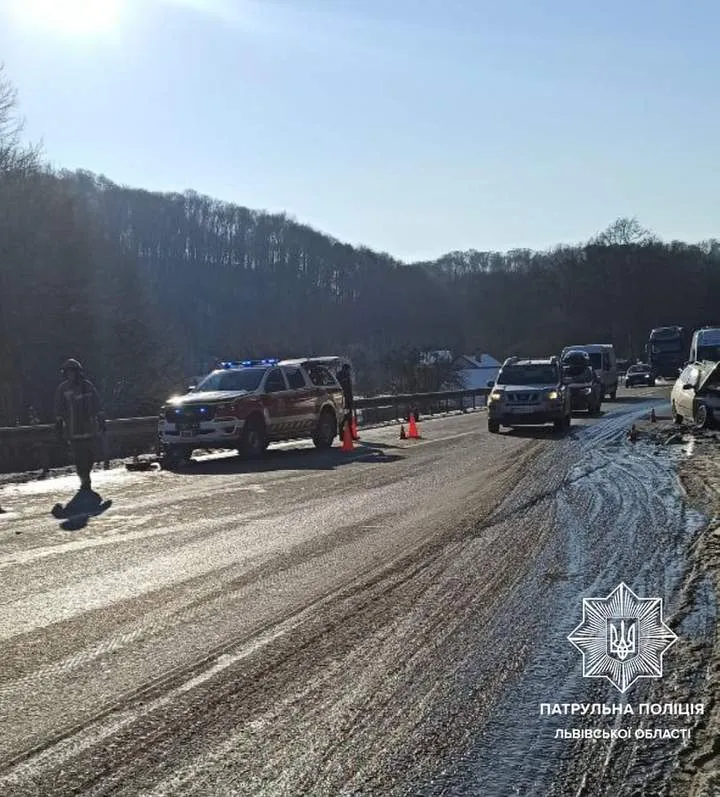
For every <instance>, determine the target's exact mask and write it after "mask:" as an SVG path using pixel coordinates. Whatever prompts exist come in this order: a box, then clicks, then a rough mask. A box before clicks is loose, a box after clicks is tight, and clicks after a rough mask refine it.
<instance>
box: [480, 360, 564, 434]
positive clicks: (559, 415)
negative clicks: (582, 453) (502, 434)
mask: <svg viewBox="0 0 720 797" xmlns="http://www.w3.org/2000/svg"><path fill="white" fill-rule="evenodd" d="M488 385H489V386H490V387H491V388H492V390H491V391H490V395H489V396H488V404H487V408H488V431H490V432H493V433H495V432H499V431H500V427H501V426H510V427H513V426H527V425H537V424H545V423H552V424H553V426H554V427H555V430H556V431H558V432H560V431H564V430H565V429H568V428H569V427H570V422H571V420H570V419H571V415H570V392H569V390H568V388H567V385H565V384H563V378H562V369H561V367H560V361H559V359H558V358H557V357H549V358H548V359H542V360H521V359H520V358H518V357H509V358H508V359H507V360H505V362H504V363H503V364H502V368H501V369H500V373H499V374H498V377H497V381H496V382H489V383H488Z"/></svg>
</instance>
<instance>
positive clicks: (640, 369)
mask: <svg viewBox="0 0 720 797" xmlns="http://www.w3.org/2000/svg"><path fill="white" fill-rule="evenodd" d="M635 385H648V386H649V387H655V374H654V373H653V372H652V370H651V368H650V366H649V365H645V363H638V364H637V365H631V366H630V367H629V368H628V369H627V373H626V374H625V387H635Z"/></svg>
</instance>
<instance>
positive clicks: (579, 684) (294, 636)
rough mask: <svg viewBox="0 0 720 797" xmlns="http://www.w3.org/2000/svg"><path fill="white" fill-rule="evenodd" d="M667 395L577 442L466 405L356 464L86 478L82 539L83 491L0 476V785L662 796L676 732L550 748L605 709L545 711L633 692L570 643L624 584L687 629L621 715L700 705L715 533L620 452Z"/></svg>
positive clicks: (287, 450)
mask: <svg viewBox="0 0 720 797" xmlns="http://www.w3.org/2000/svg"><path fill="white" fill-rule="evenodd" d="M667 395H668V390H667V388H655V389H637V390H633V391H629V392H623V393H622V394H621V395H620V396H619V399H618V401H617V402H615V403H608V404H606V405H605V410H606V412H605V413H604V414H603V416H602V417H600V418H598V419H592V420H591V419H583V418H579V417H578V418H577V419H576V420H575V421H574V425H573V428H572V429H571V432H570V433H569V434H568V435H566V436H564V437H563V436H558V435H556V434H554V433H553V432H552V431H550V430H548V431H543V430H530V429H526V430H520V431H515V432H504V433H502V434H500V435H490V434H488V432H487V430H486V419H485V415H484V414H483V413H469V414H467V415H457V416H450V417H445V418H438V419H433V420H427V421H425V422H423V423H422V424H421V427H420V428H421V433H422V435H423V439H422V440H420V441H410V440H404V441H401V440H399V439H398V429H397V427H387V428H379V429H374V430H366V431H364V432H363V434H362V437H363V440H362V444H361V445H360V446H359V447H358V449H357V450H356V451H355V452H353V453H351V454H347V453H345V454H343V453H342V452H340V451H338V450H333V451H331V452H327V453H320V452H316V451H314V450H311V449H310V448H308V447H306V446H300V447H297V446H284V447H280V448H278V449H277V450H274V451H271V452H269V454H268V457H267V458H266V459H265V460H264V461H263V462H261V463H259V464H252V465H251V464H248V463H243V462H241V461H239V460H238V459H236V458H214V459H208V460H205V461H202V462H199V463H196V464H195V465H194V466H192V467H191V468H190V469H188V470H187V471H185V472H181V473H169V472H164V471H153V472H147V473H129V472H127V471H124V470H122V471H121V470H117V471H115V470H113V471H108V472H99V473H98V474H97V475H96V483H95V486H96V489H98V490H99V492H101V493H102V494H103V497H107V498H112V499H113V501H114V503H113V507H112V508H111V509H110V510H109V511H108V512H106V513H105V514H104V515H102V516H100V517H97V518H93V519H91V521H90V522H89V524H88V525H87V527H85V528H83V529H80V530H77V531H63V530H61V529H60V528H59V527H58V524H57V522H56V521H55V520H53V518H51V517H50V516H49V514H48V513H49V509H50V507H51V506H52V505H53V504H54V503H55V502H56V501H65V500H67V499H68V497H69V496H70V495H71V494H72V492H73V490H74V487H75V480H74V478H72V477H61V478H56V479H52V480H49V481H46V482H32V483H27V484H23V485H15V486H5V487H3V488H2V490H0V499H1V500H0V503H1V504H2V506H3V507H4V508H5V509H8V510H10V511H9V512H8V514H6V515H3V516H2V519H1V520H0V697H1V705H0V794H3V795H70V794H89V795H101V794H103V795H105V794H122V795H135V794H143V795H171V794H172V795H177V794H189V795H230V794H234V795H288V796H289V795H293V796H295V795H304V794H308V795H340V794H343V795H344V794H367V795H369V794H373V795H376V794H377V795H396V794H397V795H405V794H407V795H410V794H417V795H440V794H468V795H483V796H484V795H490V796H491V797H494V795H516V794H517V795H520V794H522V795H526V794H527V795H558V797H560V796H561V795H562V796H563V797H564V796H565V795H576V794H577V795H593V796H595V795H614V796H615V795H625V794H627V795H635V794H641V793H646V794H653V795H668V797H670V795H673V797H674V795H676V794H679V793H680V792H678V791H672V787H671V786H670V785H669V784H670V780H669V773H671V771H672V770H673V767H674V766H675V765H676V764H677V763H678V761H681V759H682V749H681V748H682V745H681V744H680V743H679V742H677V741H673V742H666V741H663V742H660V741H653V742H650V741H646V742H627V743H623V744H618V743H617V742H616V741H597V742H588V741H582V742H580V741H568V740H557V739H555V738H554V737H555V730H556V729H557V728H561V727H581V726H587V727H591V725H590V722H591V718H590V717H587V718H583V720H582V723H580V722H579V721H575V718H573V722H570V718H569V717H563V718H557V717H551V718H549V717H541V716H540V715H539V704H540V703H543V702H551V703H555V702H558V703H562V702H574V701H580V702H584V701H587V702H598V701H599V702H603V701H608V702H611V703H612V702H618V698H619V697H620V696H619V693H617V692H616V691H615V690H614V688H613V687H612V686H611V685H610V684H609V683H607V682H606V681H602V680H598V679H584V678H583V677H582V662H581V657H580V655H579V653H578V652H577V651H576V650H575V649H574V648H573V647H572V646H571V645H570V644H569V643H568V642H567V639H566V637H567V635H568V633H570V631H572V629H573V628H574V627H575V626H576V625H577V623H578V622H579V620H580V619H581V616H582V598H583V597H588V596H594V595H602V596H604V595H606V594H607V593H609V592H610V591H611V590H612V589H613V588H614V587H615V586H616V585H617V584H618V583H619V582H620V581H625V582H626V583H628V584H629V585H631V586H632V587H633V589H635V590H636V591H642V592H644V593H645V594H647V595H648V596H659V597H662V598H664V599H665V615H666V621H667V622H668V623H669V624H670V625H671V627H672V628H674V630H675V631H676V632H677V633H678V636H679V637H680V639H679V641H678V643H677V644H676V645H675V646H674V648H673V649H672V653H671V654H668V656H667V667H666V670H667V672H666V675H665V677H664V678H663V679H660V680H648V679H645V680H644V681H643V682H642V683H639V684H638V685H637V686H636V687H634V691H633V695H632V700H633V702H642V701H645V700H647V701H651V702H663V701H671V700H672V701H686V700H687V701H692V702H697V700H698V698H697V695H698V690H701V688H702V683H703V679H704V677H705V673H706V666H707V662H706V659H707V651H708V650H709V645H710V644H711V641H712V635H713V633H714V632H713V629H714V624H715V613H714V597H713V596H712V595H711V594H710V593H709V590H710V587H709V585H708V584H707V583H706V582H703V581H702V579H699V577H698V578H695V577H691V575H690V573H689V569H688V566H687V553H688V550H689V549H690V547H691V546H692V543H693V541H694V539H695V538H696V536H697V534H698V530H699V529H700V527H701V525H702V518H700V517H699V516H697V515H696V514H694V513H693V512H691V511H689V510H688V509H687V508H686V507H685V506H684V505H683V504H682V502H681V500H680V496H679V493H678V491H677V489H676V479H675V476H674V474H673V471H672V469H671V467H670V465H669V464H668V463H667V462H666V461H665V459H664V458H663V457H659V456H656V455H654V453H653V452H652V451H650V450H649V449H647V448H645V447H642V446H633V445H632V444H631V443H629V442H628V441H627V440H626V439H625V432H626V430H627V428H628V427H629V425H630V423H631V422H632V420H633V418H635V417H639V416H640V415H645V416H647V413H648V412H649V409H650V407H652V406H655V407H658V408H661V407H663V406H666V402H667ZM683 720H685V722H684V723H681V725H687V724H688V722H687V717H684V718H683ZM664 724H665V725H666V726H669V725H671V724H672V723H669V722H665V723H664ZM603 727H605V726H603ZM678 727H679V726H678ZM642 788H647V789H648V790H647V791H642V790H641V789H642Z"/></svg>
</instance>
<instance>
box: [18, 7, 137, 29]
mask: <svg viewBox="0 0 720 797" xmlns="http://www.w3.org/2000/svg"><path fill="white" fill-rule="evenodd" d="M121 2H122V0H14V2H13V11H14V14H15V17H16V18H17V20H18V22H20V23H22V24H24V25H26V26H29V27H32V28H34V29H36V30H44V31H47V32H50V33H56V34H60V35H63V36H93V35H97V34H100V33H106V32H108V31H111V30H112V29H113V28H114V27H115V26H116V24H117V22H118V18H119V15H120V4H121Z"/></svg>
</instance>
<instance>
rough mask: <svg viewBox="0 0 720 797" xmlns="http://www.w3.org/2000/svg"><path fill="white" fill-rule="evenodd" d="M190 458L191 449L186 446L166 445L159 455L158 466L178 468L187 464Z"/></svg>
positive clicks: (167, 468)
mask: <svg viewBox="0 0 720 797" xmlns="http://www.w3.org/2000/svg"><path fill="white" fill-rule="evenodd" d="M191 459H192V449H191V448H188V447H187V446H168V447H166V448H165V449H164V450H163V452H162V456H161V457H160V467H161V468H162V469H163V470H178V468H181V467H182V466H183V465H187V464H188V463H189V462H190V460H191Z"/></svg>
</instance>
